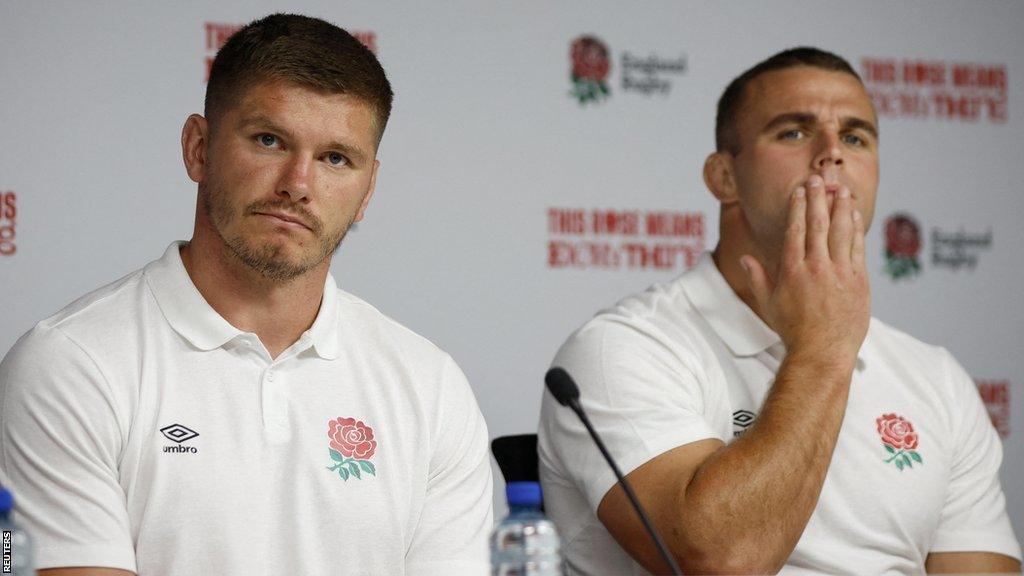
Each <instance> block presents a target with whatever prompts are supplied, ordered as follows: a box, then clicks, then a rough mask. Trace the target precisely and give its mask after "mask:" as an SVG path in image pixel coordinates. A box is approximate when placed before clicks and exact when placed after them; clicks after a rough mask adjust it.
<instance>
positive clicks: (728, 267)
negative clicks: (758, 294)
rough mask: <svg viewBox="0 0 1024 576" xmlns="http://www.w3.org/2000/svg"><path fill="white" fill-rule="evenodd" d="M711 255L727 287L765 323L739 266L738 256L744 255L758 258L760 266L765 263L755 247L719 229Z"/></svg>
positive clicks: (771, 273)
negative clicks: (717, 239)
mask: <svg viewBox="0 0 1024 576" xmlns="http://www.w3.org/2000/svg"><path fill="white" fill-rule="evenodd" d="M711 255H712V257H713V258H714V261H715V266H716V267H717V268H718V271H719V272H721V274H722V277H723V278H725V281H726V283H728V284H729V287H730V288H732V291H733V292H735V293H736V295H737V296H739V298H740V300H742V301H743V303H744V304H746V305H747V306H748V307H749V308H750V309H751V310H753V312H754V314H757V316H758V317H759V318H761V320H763V321H764V322H765V324H767V323H768V321H767V320H766V319H765V317H764V314H763V313H762V312H761V307H760V306H758V304H757V299H755V298H754V293H753V292H751V290H750V284H749V282H748V281H747V273H746V272H744V271H743V267H742V266H740V257H741V256H744V255H750V256H753V257H755V258H757V259H758V262H761V265H762V266H764V265H765V262H764V260H763V258H762V257H761V254H760V251H759V250H758V249H757V247H756V246H754V245H753V244H752V243H749V242H741V241H737V240H735V236H734V235H729V234H725V233H724V230H721V231H720V239H719V241H718V245H717V246H715V251H714V252H712V254H711ZM774 273H775V271H774V270H768V274H769V275H770V276H774Z"/></svg>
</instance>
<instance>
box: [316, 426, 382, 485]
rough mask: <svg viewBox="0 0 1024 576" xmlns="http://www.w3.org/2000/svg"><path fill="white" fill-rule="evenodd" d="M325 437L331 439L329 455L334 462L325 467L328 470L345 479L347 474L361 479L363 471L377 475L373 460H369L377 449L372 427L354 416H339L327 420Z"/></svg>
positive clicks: (346, 479)
mask: <svg viewBox="0 0 1024 576" xmlns="http://www.w3.org/2000/svg"><path fill="white" fill-rule="evenodd" d="M327 437H328V438H330V439H331V444H330V445H331V447H330V455H331V460H333V461H334V462H335V463H334V464H333V465H332V466H328V467H327V469H328V470H330V471H331V472H337V473H338V476H340V477H341V479H342V480H345V481H348V477H349V476H355V477H356V478H358V479H362V477H363V475H362V473H363V472H366V473H367V474H369V475H371V476H376V475H377V470H376V468H375V467H374V465H373V462H370V458H373V453H374V452H376V451H377V441H376V440H374V439H373V428H370V427H369V426H367V425H366V424H364V423H363V422H361V421H359V420H356V419H355V418H341V417H339V418H335V419H334V420H330V421H328V422H327Z"/></svg>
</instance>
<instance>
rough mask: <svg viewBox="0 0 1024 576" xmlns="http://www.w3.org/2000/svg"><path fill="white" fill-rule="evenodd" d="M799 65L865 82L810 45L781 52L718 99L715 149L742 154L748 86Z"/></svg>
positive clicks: (840, 60)
mask: <svg viewBox="0 0 1024 576" xmlns="http://www.w3.org/2000/svg"><path fill="white" fill-rule="evenodd" d="M797 66H812V67H814V68H821V69H822V70H830V71H833V72H844V73H846V74H849V75H851V76H853V77H854V78H856V79H857V81H861V79H860V76H859V75H858V74H857V72H856V71H855V70H854V69H853V67H852V66H850V63H849V62H847V61H846V60H845V59H843V58H842V57H841V56H837V55H836V54H833V53H831V52H826V51H824V50H821V49H818V48H812V47H808V46H801V47H799V48H790V49H789V50H784V51H782V52H779V53H778V54H776V55H774V56H772V57H770V58H768V59H767V60H765V61H763V62H760V63H758V64H756V65H755V66H754V67H753V68H751V69H749V70H747V71H746V72H744V73H743V74H740V75H739V76H737V77H736V78H735V79H734V80H733V81H732V82H730V83H729V85H728V86H727V87H726V88H725V92H722V97H721V98H719V99H718V113H717V115H716V117H715V148H716V149H717V150H718V151H719V152H729V153H730V154H732V155H734V156H735V155H736V154H739V151H740V143H739V142H738V136H737V134H736V117H737V116H738V115H739V111H740V107H741V106H742V105H743V98H744V96H745V95H746V90H747V85H748V84H750V82H751V81H753V80H754V79H755V78H757V77H758V76H760V75H762V74H764V73H766V72H772V71H775V70H785V69H786V68H795V67H797Z"/></svg>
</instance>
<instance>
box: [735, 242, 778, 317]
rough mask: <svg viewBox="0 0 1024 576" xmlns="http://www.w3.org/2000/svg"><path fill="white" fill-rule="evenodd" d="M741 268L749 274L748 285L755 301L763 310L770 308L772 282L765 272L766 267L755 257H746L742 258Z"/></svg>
mask: <svg viewBox="0 0 1024 576" xmlns="http://www.w3.org/2000/svg"><path fill="white" fill-rule="evenodd" d="M740 267H741V268H743V271H744V272H746V273H747V284H749V285H750V291H751V292H753V293H754V299H755V300H757V305H758V306H759V307H760V308H761V310H766V309H767V307H768V297H769V296H770V295H771V290H772V286H771V280H770V279H769V278H768V274H767V273H766V272H765V271H764V266H761V263H760V262H758V261H757V258H754V257H753V256H749V255H745V256H741V257H740Z"/></svg>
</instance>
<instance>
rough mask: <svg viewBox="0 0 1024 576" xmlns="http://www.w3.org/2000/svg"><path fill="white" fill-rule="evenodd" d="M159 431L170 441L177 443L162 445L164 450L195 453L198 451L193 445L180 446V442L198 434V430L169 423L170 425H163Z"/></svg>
mask: <svg viewBox="0 0 1024 576" xmlns="http://www.w3.org/2000/svg"><path fill="white" fill-rule="evenodd" d="M160 433H161V434H163V435H164V438H167V439H168V440H170V441H171V442H174V443H175V444H177V446H164V452H182V453H191V454H195V453H197V452H199V449H198V448H196V447H195V446H182V445H181V443H182V442H188V441H189V440H191V439H193V438H195V437H196V436H199V432H196V431H195V430H192V429H191V428H188V427H187V426H182V425H181V424H171V425H170V426H164V427H163V428H161V429H160Z"/></svg>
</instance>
